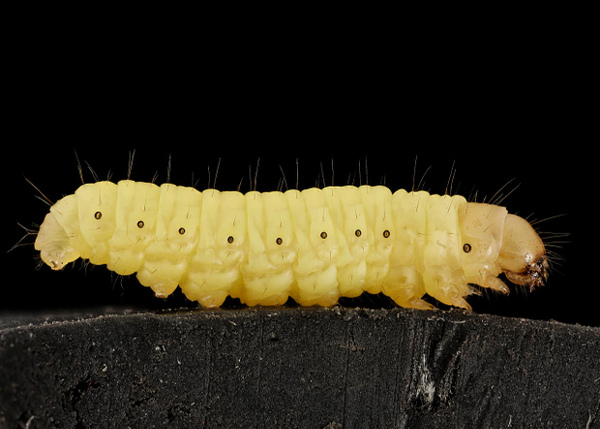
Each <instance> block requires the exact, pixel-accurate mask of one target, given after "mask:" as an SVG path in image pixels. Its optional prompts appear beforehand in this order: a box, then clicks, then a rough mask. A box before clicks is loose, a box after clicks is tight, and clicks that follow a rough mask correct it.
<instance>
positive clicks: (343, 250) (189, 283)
mask: <svg viewBox="0 0 600 429" xmlns="http://www.w3.org/2000/svg"><path fill="white" fill-rule="evenodd" d="M472 204H474V203H467V201H466V200H465V199H464V198H463V197H461V196H458V195H455V196H448V195H443V196H440V195H430V194H429V193H427V192H424V191H419V192H407V191H405V190H399V191H397V192H395V193H392V192H391V191H390V189H388V188H387V187H384V186H360V187H354V186H342V187H335V186H332V187H326V188H323V189H317V188H311V189H306V190H303V191H298V190H288V191H286V192H266V193H259V192H248V193H246V194H242V193H240V192H233V191H225V192H221V191H218V190H216V189H207V190H205V191H202V192H200V191H198V190H196V189H194V188H189V187H183V186H175V185H172V184H163V185H162V186H157V185H155V184H151V183H144V182H134V181H131V180H123V181H120V182H118V183H117V184H115V183H112V182H108V181H103V182H97V183H93V184H86V185H83V186H81V187H80V188H79V189H77V191H76V192H75V193H74V194H72V195H69V196H67V197H64V198H63V199H61V200H60V201H58V202H57V203H56V204H55V205H53V206H52V207H51V209H50V213H49V214H48V215H47V217H46V219H45V221H44V223H43V224H42V226H41V228H40V232H39V234H38V238H37V240H36V249H38V250H40V251H41V255H42V259H43V260H44V261H45V262H46V263H48V265H50V266H51V267H52V268H54V269H60V268H62V267H63V266H64V265H65V264H66V263H68V262H70V261H72V260H75V259H77V258H78V257H81V258H83V259H89V261H90V262H91V263H92V264H96V265H103V264H106V265H107V268H108V269H109V270H111V271H114V272H116V273H118V274H120V275H130V274H133V273H137V278H138V279H139V281H140V283H141V284H143V285H145V286H149V287H150V288H152V289H153V291H154V292H155V293H156V295H157V296H160V297H166V296H168V295H169V294H171V293H172V292H173V291H174V290H175V289H176V288H177V286H179V287H181V289H182V291H183V293H184V294H185V295H186V296H187V297H188V298H189V299H191V300H196V301H198V302H200V303H201V304H202V305H203V306H207V307H215V306H219V305H221V304H222V303H223V301H224V300H225V298H226V297H227V296H232V297H234V298H240V300H241V301H242V302H243V303H246V304H248V305H251V306H253V305H281V304H283V303H285V302H286V300H287V299H288V297H290V296H291V297H292V298H294V300H295V301H297V302H298V303H299V304H301V305H322V306H329V305H333V304H335V303H336V302H337V301H338V299H339V298H340V297H341V296H347V297H355V296H358V295H360V294H361V293H362V292H364V291H366V292H370V293H380V292H383V293H384V294H386V295H388V296H390V297H391V298H392V299H393V300H394V301H395V302H397V303H398V304H399V305H401V306H404V307H414V308H431V305H430V304H428V303H427V302H425V301H423V300H422V299H421V298H422V297H423V296H424V295H425V294H428V295H430V296H432V297H434V298H436V299H437V300H439V301H441V302H443V303H446V304H449V305H455V306H459V307H464V308H469V305H468V304H467V302H466V301H465V299H464V298H465V297H466V296H467V295H468V294H469V293H471V292H472V291H473V289H472V288H471V287H470V286H469V283H470V282H471V283H473V282H475V283H478V284H481V285H482V286H487V287H492V288H494V289H497V290H502V291H504V292H506V290H505V289H504V288H505V286H504V285H503V283H502V282H501V281H500V280H498V279H497V278H496V276H497V275H498V274H500V272H501V271H502V267H501V266H500V265H501V262H500V259H501V257H500V253H501V252H500V248H501V244H502V243H501V242H502V236H503V229H505V228H504V224H505V220H506V218H507V213H506V210H505V209H504V208H502V207H498V206H492V205H487V204H479V205H476V206H477V207H475V206H473V209H472V213H475V212H477V210H480V209H481V208H482V207H483V212H482V213H483V214H479V213H478V214H477V217H478V219H479V218H481V217H486V218H489V219H492V220H493V224H490V222H491V220H489V219H488V220H486V219H479V222H477V220H478V219H472V215H469V206H470V205H472ZM484 206H485V207H484ZM492 214H493V215H492ZM510 216H512V215H510ZM484 230H485V231H484ZM465 239H468V240H469V241H470V243H468V247H467V245H466V244H465ZM492 279H493V280H492Z"/></svg>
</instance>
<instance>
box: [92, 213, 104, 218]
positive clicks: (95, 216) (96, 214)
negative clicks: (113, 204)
mask: <svg viewBox="0 0 600 429" xmlns="http://www.w3.org/2000/svg"><path fill="white" fill-rule="evenodd" d="M94 218H95V219H100V218H102V212H96V213H94Z"/></svg>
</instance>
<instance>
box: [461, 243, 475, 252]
mask: <svg viewBox="0 0 600 429" xmlns="http://www.w3.org/2000/svg"><path fill="white" fill-rule="evenodd" d="M472 249H473V248H472V247H471V245H470V244H469V243H465V244H463V252H465V253H469V252H470V251H471V250H472Z"/></svg>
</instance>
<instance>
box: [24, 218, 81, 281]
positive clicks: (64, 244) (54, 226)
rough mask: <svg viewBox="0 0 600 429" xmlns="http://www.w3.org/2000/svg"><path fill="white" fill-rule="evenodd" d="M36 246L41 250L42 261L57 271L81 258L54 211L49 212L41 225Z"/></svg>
mask: <svg viewBox="0 0 600 429" xmlns="http://www.w3.org/2000/svg"><path fill="white" fill-rule="evenodd" d="M34 247H35V249H36V250H39V251H40V257H41V258H42V261H44V263H45V264H46V265H48V266H49V267H50V268H52V269H53V270H55V271H58V270H61V269H62V268H63V267H64V266H65V265H66V264H68V263H69V262H72V261H74V260H76V259H77V258H79V256H80V255H79V252H77V251H76V250H75V249H74V248H73V246H72V245H71V243H70V240H69V237H68V236H67V233H66V232H65V230H64V229H63V228H62V227H61V226H60V224H59V223H58V221H57V220H56V218H55V217H54V215H53V214H52V213H48V214H47V215H46V218H45V219H44V222H43V223H42V225H41V226H40V231H39V232H38V236H37V238H36V240H35V244H34Z"/></svg>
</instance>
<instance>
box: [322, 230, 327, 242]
mask: <svg viewBox="0 0 600 429" xmlns="http://www.w3.org/2000/svg"><path fill="white" fill-rule="evenodd" d="M321 238H322V239H323V240H325V239H326V238H327V233H326V232H325V231H323V232H322V233H321Z"/></svg>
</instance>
